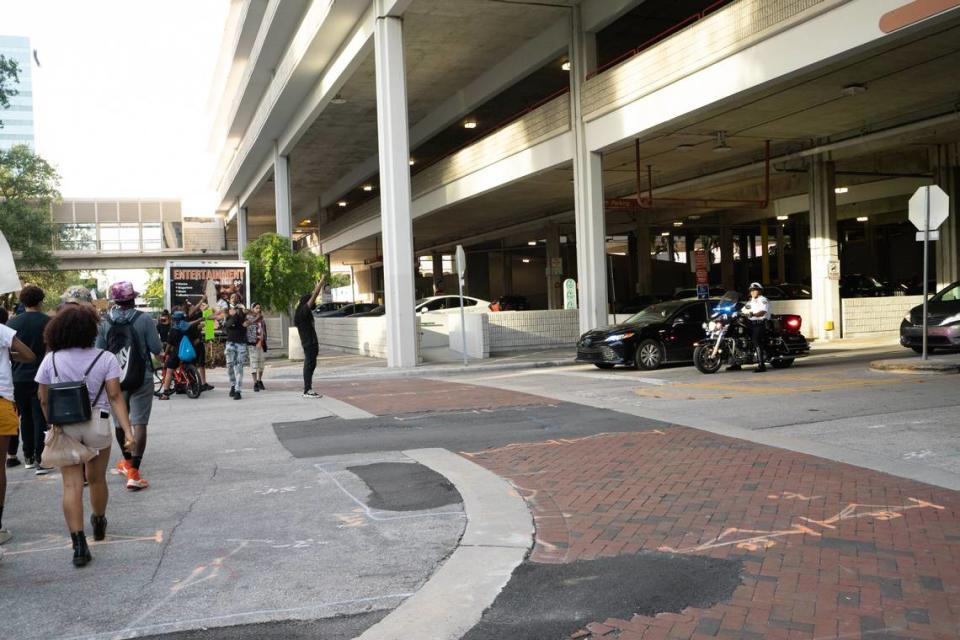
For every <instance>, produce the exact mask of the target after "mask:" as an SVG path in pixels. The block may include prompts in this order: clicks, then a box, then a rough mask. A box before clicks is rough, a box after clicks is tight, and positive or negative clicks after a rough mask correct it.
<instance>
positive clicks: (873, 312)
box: [841, 296, 923, 338]
mask: <svg viewBox="0 0 960 640" xmlns="http://www.w3.org/2000/svg"><path fill="white" fill-rule="evenodd" d="M918 304H923V296H892V297H888V298H844V300H843V302H842V304H841V310H842V321H843V337H844V338H850V337H854V336H861V335H869V334H872V333H889V332H892V331H899V330H900V321H901V320H903V316H905V315H906V314H907V312H908V311H910V309H912V308H913V307H915V306H917V305H918Z"/></svg>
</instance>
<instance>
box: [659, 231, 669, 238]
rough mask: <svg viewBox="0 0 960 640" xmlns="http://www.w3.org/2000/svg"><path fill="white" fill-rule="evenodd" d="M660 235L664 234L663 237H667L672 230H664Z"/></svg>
mask: <svg viewBox="0 0 960 640" xmlns="http://www.w3.org/2000/svg"><path fill="white" fill-rule="evenodd" d="M660 235H662V236H663V237H667V236H669V235H670V232H669V231H664V232H663V233H661V234H660Z"/></svg>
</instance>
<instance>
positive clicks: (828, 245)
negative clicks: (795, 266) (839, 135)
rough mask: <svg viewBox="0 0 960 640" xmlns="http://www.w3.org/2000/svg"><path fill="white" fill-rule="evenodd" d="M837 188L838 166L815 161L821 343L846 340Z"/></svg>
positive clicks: (814, 249) (814, 258) (814, 263)
mask: <svg viewBox="0 0 960 640" xmlns="http://www.w3.org/2000/svg"><path fill="white" fill-rule="evenodd" d="M835 187H836V176H835V166H834V163H833V162H829V161H827V160H825V159H823V158H822V157H819V158H815V159H814V160H813V161H812V162H811V165H810V280H811V284H812V291H813V300H812V301H811V312H812V314H813V318H811V320H813V330H814V335H815V336H816V337H817V338H819V339H821V340H830V339H832V338H839V337H841V336H842V327H841V314H840V255H839V244H838V242H837V196H836V193H835V191H834V188H835Z"/></svg>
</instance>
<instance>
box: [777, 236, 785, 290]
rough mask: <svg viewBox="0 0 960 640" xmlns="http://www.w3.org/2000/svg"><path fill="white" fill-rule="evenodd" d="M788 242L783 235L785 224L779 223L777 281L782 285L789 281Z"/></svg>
mask: <svg viewBox="0 0 960 640" xmlns="http://www.w3.org/2000/svg"><path fill="white" fill-rule="evenodd" d="M785 244H786V240H785V239H784V235H783V223H782V222H779V221H778V222H777V280H778V281H779V282H781V283H783V282H786V281H787V254H786V251H785V250H786V247H785V246H784V245H785Z"/></svg>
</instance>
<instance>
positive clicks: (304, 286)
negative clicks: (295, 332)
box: [243, 233, 327, 312]
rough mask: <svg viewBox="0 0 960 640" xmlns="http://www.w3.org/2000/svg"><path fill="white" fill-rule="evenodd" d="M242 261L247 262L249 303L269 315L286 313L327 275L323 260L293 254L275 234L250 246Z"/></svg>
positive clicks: (308, 255)
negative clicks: (276, 312) (268, 311)
mask: <svg viewBox="0 0 960 640" xmlns="http://www.w3.org/2000/svg"><path fill="white" fill-rule="evenodd" d="M243 257H244V258H246V259H247V260H248V261H249V262H250V290H251V295H252V296H253V298H252V299H251V301H250V302H251V303H253V302H259V303H260V304H261V305H263V307H264V308H265V309H269V310H271V311H280V312H289V311H290V309H291V308H292V307H293V306H294V305H296V303H297V300H298V299H299V298H300V296H302V295H304V294H305V293H310V291H312V290H313V287H314V286H315V285H316V283H317V281H318V280H319V279H320V278H321V277H322V276H323V274H325V273H326V272H327V261H326V260H325V259H324V258H323V256H318V255H316V254H313V253H311V252H309V251H298V252H295V251H294V250H293V248H292V246H291V244H290V239H289V238H285V237H283V236H279V235H277V234H275V233H265V234H263V235H262V236H260V237H259V238H257V239H256V240H254V241H253V242H251V243H250V244H249V245H247V249H246V251H244V252H243Z"/></svg>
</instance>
